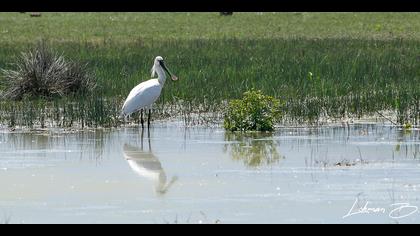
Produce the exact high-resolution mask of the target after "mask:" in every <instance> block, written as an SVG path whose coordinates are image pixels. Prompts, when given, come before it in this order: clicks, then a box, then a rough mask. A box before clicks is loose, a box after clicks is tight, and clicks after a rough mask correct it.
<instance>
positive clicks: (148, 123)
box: [147, 109, 152, 128]
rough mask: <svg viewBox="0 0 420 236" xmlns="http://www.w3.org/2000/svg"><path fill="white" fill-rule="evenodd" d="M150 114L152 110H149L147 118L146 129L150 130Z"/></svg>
mask: <svg viewBox="0 0 420 236" xmlns="http://www.w3.org/2000/svg"><path fill="white" fill-rule="evenodd" d="M151 114H152V110H151V109H149V115H148V117H147V128H150V117H151Z"/></svg>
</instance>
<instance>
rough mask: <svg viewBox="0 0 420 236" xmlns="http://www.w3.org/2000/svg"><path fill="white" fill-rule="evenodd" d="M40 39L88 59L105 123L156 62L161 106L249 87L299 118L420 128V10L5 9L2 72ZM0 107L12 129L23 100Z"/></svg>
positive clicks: (212, 101) (203, 100) (217, 100)
mask: <svg viewBox="0 0 420 236" xmlns="http://www.w3.org/2000/svg"><path fill="white" fill-rule="evenodd" d="M39 40H46V41H48V42H49V43H50V44H51V45H52V47H53V48H54V49H55V50H57V51H59V52H61V53H63V54H64V55H65V56H66V57H67V58H70V59H74V60H79V61H82V62H88V63H89V65H90V67H91V68H92V70H93V71H94V72H95V73H96V75H97V78H98V85H99V88H98V90H97V91H96V92H95V95H94V97H95V99H98V98H100V99H105V98H106V101H105V102H103V101H101V102H99V103H98V102H97V101H95V102H92V104H96V105H92V106H98V107H99V108H98V109H99V110H101V109H102V113H100V114H101V115H103V116H105V117H115V116H116V113H117V112H118V109H119V107H120V106H121V103H122V101H123V100H124V98H125V96H127V94H128V93H129V91H130V89H131V88H132V87H134V86H135V85H136V84H138V83H140V82H141V81H144V80H146V79H149V78H150V68H151V66H152V63H153V59H154V57H155V56H157V55H161V56H163V57H164V58H165V60H166V61H167V65H168V66H169V67H170V69H171V70H172V71H173V72H174V73H175V74H176V75H177V76H178V77H179V78H180V80H179V81H177V82H176V83H173V82H172V81H168V82H167V84H166V85H165V89H164V94H163V96H162V98H161V99H160V100H159V101H158V107H160V108H162V109H165V108H164V104H167V105H168V106H169V105H173V104H176V103H177V102H179V101H183V102H186V103H187V104H189V106H190V107H197V109H198V110H200V109H201V110H200V111H206V110H214V108H212V107H218V106H219V105H220V104H222V103H223V102H224V101H226V100H227V99H232V98H238V97H240V96H241V94H242V93H243V92H245V91H246V90H249V89H251V88H257V89H261V90H262V91H263V92H265V93H267V94H270V95H274V96H276V97H278V98H281V99H283V100H284V101H286V106H285V107H284V113H285V114H286V115H288V116H289V117H292V118H293V119H295V120H297V121H299V122H306V121H311V122H313V121H317V120H318V119H319V118H320V117H321V116H325V115H327V116H331V117H344V116H347V115H353V116H359V117H360V116H362V115H366V114H375V112H377V111H384V110H390V111H396V112H397V113H398V117H397V121H398V122H399V123H405V122H412V123H418V121H419V114H420V102H419V100H420V99H419V98H420V14H419V13H234V14H233V15H232V16H220V15H219V14H218V13H217V12H215V13H42V16H41V17H30V16H29V15H28V14H21V13H1V14H0V67H1V68H12V67H13V66H12V65H10V63H12V62H13V61H14V58H15V57H16V56H18V55H19V53H20V52H21V51H24V50H26V49H27V48H29V47H31V46H33V45H35V44H36V43H37V42H38V41H39ZM66 99H70V100H71V101H74V102H75V104H79V105H77V106H78V107H79V108H80V109H79V108H77V109H76V108H74V109H75V110H78V109H79V110H80V111H79V110H78V112H77V114H83V113H85V112H84V110H85V109H86V110H89V109H90V110H92V109H91V107H90V106H91V105H86V104H85V102H83V105H82V106H80V101H79V98H66ZM89 99H91V98H89ZM89 99H87V100H89ZM85 100H86V99H85ZM66 101H67V100H66ZM111 101H112V102H111ZM30 102H33V101H30ZM37 102H38V101H37ZM2 104H3V105H2V113H1V114H2V115H1V116H0V120H1V121H2V123H9V124H10V119H11V116H10V115H9V114H10V111H11V110H15V111H14V112H16V114H18V113H19V112H21V113H22V114H21V115H20V116H21V117H23V116H24V114H23V113H25V112H24V111H25V103H14V104H13V105H11V104H9V102H8V101H7V102H5V101H4V102H2ZM43 104H44V103H43V101H42V103H41V105H39V106H35V107H43V106H44V105H43ZM57 104H61V103H60V101H57ZM98 104H99V105H98ZM184 104H185V103H184ZM203 104H207V105H206V106H204V107H207V108H203V106H202V105H203ZM57 106H59V105H57ZM101 106H106V107H101ZM72 109H73V108H72ZM103 110H106V111H103ZM171 110H172V108H171ZM192 110H194V109H192V108H191V109H190V110H189V111H192ZM34 113H35V114H37V112H34ZM51 113H52V111H51ZM98 114H99V113H98ZM98 114H96V113H95V112H94V113H93V114H92V117H97V116H98ZM16 116H19V115H16ZM51 116H52V115H51ZM74 116H75V118H74V119H75V120H80V117H79V116H80V115H74ZM34 119H35V120H37V119H40V118H39V117H36V118H34ZM83 119H84V118H83ZM104 119H105V120H107V118H104ZM17 120H19V119H17ZM27 120H32V118H30V117H29V118H27ZM107 122H108V124H111V123H112V122H111V121H109V119H108V121H107ZM18 123H19V122H18ZM97 123H99V125H107V124H106V123H104V122H103V121H94V122H93V123H92V124H97ZM22 124H28V123H27V122H26V123H25V122H23V123H22Z"/></svg>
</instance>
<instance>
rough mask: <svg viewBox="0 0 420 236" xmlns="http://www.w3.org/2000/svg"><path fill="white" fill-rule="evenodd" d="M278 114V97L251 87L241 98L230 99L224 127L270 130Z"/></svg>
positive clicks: (243, 129) (229, 128) (227, 128)
mask: <svg viewBox="0 0 420 236" xmlns="http://www.w3.org/2000/svg"><path fill="white" fill-rule="evenodd" d="M280 114H281V113H280V100H279V99H276V98H274V97H271V96H267V95H264V94H262V92H261V91H260V90H254V89H252V90H250V91H247V92H245V93H244V94H243V98H242V99H234V100H232V101H230V103H229V106H228V107H227V111H226V114H225V120H224V127H225V129H226V130H230V131H272V130H274V125H275V123H276V121H277V120H278V119H279V118H280Z"/></svg>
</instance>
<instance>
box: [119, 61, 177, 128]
mask: <svg viewBox="0 0 420 236" xmlns="http://www.w3.org/2000/svg"><path fill="white" fill-rule="evenodd" d="M165 71H166V72H167V73H168V74H169V76H171V79H172V80H173V81H175V80H178V78H177V77H176V76H175V75H173V74H172V73H171V72H170V70H169V69H168V68H167V67H166V65H165V63H164V61H163V58H162V57H161V56H157V57H156V58H155V61H154V63H153V67H152V78H153V77H155V76H156V74H157V76H158V78H154V79H150V80H147V81H145V82H142V83H140V84H139V85H137V86H136V87H134V88H133V89H132V90H131V92H130V94H129V95H128V97H127V99H126V100H125V102H124V106H123V108H122V115H123V116H124V117H127V116H129V115H131V114H132V113H134V112H136V111H141V126H142V127H144V120H143V110H144V109H148V110H149V115H148V119H147V124H148V125H150V113H151V109H152V104H153V103H154V102H155V101H156V100H157V99H158V98H159V96H160V93H161V92H162V88H163V85H164V84H165V80H166V74H165Z"/></svg>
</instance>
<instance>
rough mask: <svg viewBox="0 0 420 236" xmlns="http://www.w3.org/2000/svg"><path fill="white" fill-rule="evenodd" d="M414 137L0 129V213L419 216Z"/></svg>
mask: <svg viewBox="0 0 420 236" xmlns="http://www.w3.org/2000/svg"><path fill="white" fill-rule="evenodd" d="M419 147H420V131H419V130H413V131H411V132H404V131H401V130H399V129H398V128H393V127H389V126H384V125H353V126H350V127H349V128H346V127H333V126H332V127H323V128H280V129H279V130H278V131H277V132H275V133H273V134H257V133H254V134H247V135H239V134H231V133H225V132H224V131H223V129H220V128H184V127H180V126H179V125H177V124H175V123H169V124H155V125H154V127H153V128H151V129H150V132H147V130H146V131H143V132H142V131H141V129H138V128H123V129H116V130H95V131H84V132H75V133H48V132H39V133H32V134H23V133H2V134H0V186H1V194H0V222H1V221H2V219H3V220H4V221H6V220H10V223H419V220H420V211H419V210H418V209H417V207H420V193H419V190H420V174H419V172H420V148H419ZM356 201H357V202H356ZM366 204H367V205H366ZM392 204H405V205H392ZM353 205H354V207H353ZM363 206H365V209H364V211H362V212H363V213H360V214H352V213H357V212H358V209H360V208H362V207H363ZM352 207H353V210H351V209H352ZM398 209H400V210H401V211H398ZM346 215H347V216H346Z"/></svg>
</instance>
